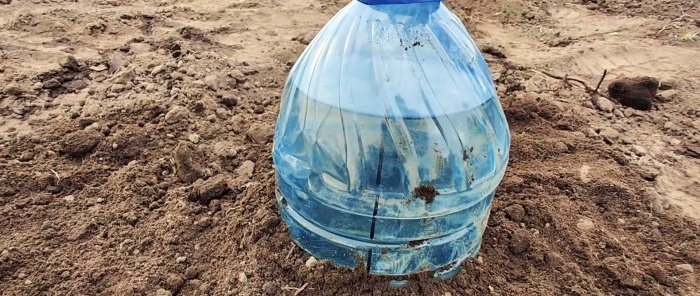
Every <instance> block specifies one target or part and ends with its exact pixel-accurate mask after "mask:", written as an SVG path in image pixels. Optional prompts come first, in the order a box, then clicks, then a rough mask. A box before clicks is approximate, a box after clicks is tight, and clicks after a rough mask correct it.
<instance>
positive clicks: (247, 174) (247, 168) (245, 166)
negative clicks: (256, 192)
mask: <svg viewBox="0 0 700 296" xmlns="http://www.w3.org/2000/svg"><path fill="white" fill-rule="evenodd" d="M254 171H255V163H254V162H252V161H250V160H246V161H244V162H243V163H242V164H241V165H240V166H239V167H238V168H237V169H236V178H237V179H244V180H250V178H251V177H252V176H253V172H254Z"/></svg>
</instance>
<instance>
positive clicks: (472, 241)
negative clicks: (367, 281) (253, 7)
mask: <svg viewBox="0 0 700 296" xmlns="http://www.w3.org/2000/svg"><path fill="white" fill-rule="evenodd" d="M509 146H510V134H509V131H508V126H507V123H506V120H505V117H504V114H503V111H502V109H501V106H500V103H499V101H498V98H497V97H496V94H495V89H494V86H493V83H492V81H491V76H490V73H489V69H488V67H487V66H486V64H485V62H484V59H483V57H482V56H481V53H480V52H479V50H478V48H477V47H476V45H475V44H474V42H473V41H472V40H471V38H470V37H469V35H468V33H467V31H466V29H465V28H464V26H463V25H462V24H461V23H460V22H459V20H458V19H457V18H456V17H455V16H454V15H453V14H452V13H451V12H450V11H449V10H448V9H447V8H446V7H445V6H444V5H443V4H441V3H440V2H428V3H419V4H397V5H375V6H371V5H366V4H363V3H360V2H357V1H354V2H352V3H350V4H349V5H348V6H347V7H345V8H343V9H342V10H341V11H340V12H339V13H338V14H337V15H336V16H335V17H334V18H333V19H331V21H329V23H328V24H327V25H326V26H325V27H324V28H323V29H322V30H321V31H320V32H319V34H318V35H317V37H316V38H315V39H314V40H313V42H312V43H311V44H309V46H308V47H307V49H306V50H305V52H304V53H303V54H302V56H301V57H300V58H299V60H298V62H297V64H296V65H295V66H294V68H293V69H292V72H291V74H290V76H289V79H288V81H287V85H286V87H285V93H284V96H283V101H282V106H281V109H280V115H279V118H278V123H277V126H276V131H275V144H274V151H273V153H274V155H273V157H274V162H275V166H276V173H277V185H278V189H279V190H278V202H279V207H280V211H281V214H282V216H283V218H284V219H285V221H286V223H287V224H288V226H289V230H290V233H291V235H292V237H293V238H294V240H295V241H296V242H297V243H298V244H299V245H300V246H301V247H302V248H303V249H305V250H306V251H308V252H310V253H311V254H312V255H314V256H315V257H317V258H318V259H328V260H330V261H331V262H333V263H335V264H337V265H342V266H348V267H355V266H359V265H361V266H364V267H366V268H367V269H368V270H369V271H370V272H372V273H375V274H386V275H404V274H411V273H416V272H420V271H429V270H435V269H439V268H441V267H445V266H448V265H450V264H453V263H458V262H461V261H462V260H463V259H465V258H467V257H470V256H473V255H474V254H475V253H476V252H477V250H478V249H479V246H480V242H481V235H482V233H483V231H484V227H485V225H486V220H487V219H488V215H489V212H490V208H491V201H492V198H493V193H494V191H495V189H496V187H497V185H498V183H499V182H500V181H501V179H502V177H503V173H504V171H505V168H506V164H507V162H508V150H509Z"/></svg>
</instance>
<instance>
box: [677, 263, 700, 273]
mask: <svg viewBox="0 0 700 296" xmlns="http://www.w3.org/2000/svg"><path fill="white" fill-rule="evenodd" d="M676 268H677V269H678V270H680V271H682V272H686V273H693V272H695V269H694V268H693V266H692V265H690V264H678V265H676Z"/></svg>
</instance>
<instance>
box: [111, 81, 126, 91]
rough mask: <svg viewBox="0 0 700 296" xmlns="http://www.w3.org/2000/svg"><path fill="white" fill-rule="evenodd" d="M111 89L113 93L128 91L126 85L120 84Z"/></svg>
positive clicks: (113, 85)
mask: <svg viewBox="0 0 700 296" xmlns="http://www.w3.org/2000/svg"><path fill="white" fill-rule="evenodd" d="M109 89H110V90H111V91H113V92H117V93H120V92H123V91H124V90H125V89H126V85H124V84H120V83H116V84H112V87H110V88H109Z"/></svg>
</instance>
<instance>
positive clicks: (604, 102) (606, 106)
mask: <svg viewBox="0 0 700 296" xmlns="http://www.w3.org/2000/svg"><path fill="white" fill-rule="evenodd" d="M593 104H594V105H595V107H596V108H597V109H598V110H600V111H603V112H612V111H613V109H614V108H615V105H613V103H612V102H611V101H610V100H608V99H607V98H604V97H596V98H595V99H594V100H593Z"/></svg>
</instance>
